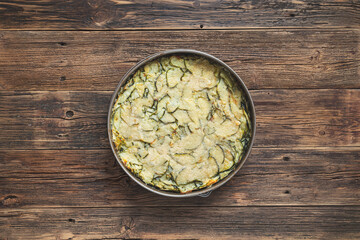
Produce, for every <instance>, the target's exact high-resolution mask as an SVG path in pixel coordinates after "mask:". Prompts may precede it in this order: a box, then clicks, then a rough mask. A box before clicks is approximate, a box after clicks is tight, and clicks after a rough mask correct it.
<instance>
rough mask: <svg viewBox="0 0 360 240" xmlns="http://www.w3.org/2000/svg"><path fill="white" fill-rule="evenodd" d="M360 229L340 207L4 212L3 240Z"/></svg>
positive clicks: (354, 232) (343, 233) (325, 235)
mask: <svg viewBox="0 0 360 240" xmlns="http://www.w3.org/2000/svg"><path fill="white" fill-rule="evenodd" d="M224 216H226V217H224ZM169 219H171V221H169ZM359 225H360V207H340V206H339V207H276V208H274V207H246V208H233V207H227V208H224V207H222V208H221V207H211V208H209V207H196V208H168V207H160V208H148V207H135V208H54V209H52V208H38V209H16V210H13V209H2V210H0V231H2V232H3V237H5V239H6V238H9V239H39V238H41V239H115V238H116V239H130V238H131V239H134V238H136V239H138V238H144V239H154V238H155V239H234V238H236V239H260V238H261V239H358V238H359V237H360V233H359V229H358V227H359ZM204 233H206V234H204Z"/></svg>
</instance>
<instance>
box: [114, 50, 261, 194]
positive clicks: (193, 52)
mask: <svg viewBox="0 0 360 240" xmlns="http://www.w3.org/2000/svg"><path fill="white" fill-rule="evenodd" d="M174 54H191V55H197V56H200V57H203V58H206V59H208V60H210V61H212V62H215V63H217V64H219V65H221V66H222V67H224V69H226V70H227V71H228V72H229V73H230V74H231V75H232V77H233V79H234V80H235V81H238V83H239V84H240V87H241V89H242V90H243V93H244V95H245V98H246V100H247V103H248V113H249V115H250V116H249V117H250V121H251V125H252V128H251V135H252V136H251V139H250V143H249V145H248V148H247V149H246V150H245V152H244V155H243V157H242V159H241V160H240V161H239V162H238V163H237V166H236V167H235V169H234V170H233V171H232V172H231V173H230V174H229V175H227V176H226V177H225V178H223V179H221V180H220V181H219V182H217V183H215V184H213V185H211V186H209V187H206V188H203V189H200V190H195V191H193V192H189V193H177V192H170V191H164V190H160V189H157V188H155V187H153V186H150V185H147V184H146V183H144V182H143V181H142V180H141V179H139V178H137V177H136V176H134V175H133V173H132V172H131V171H130V170H129V169H127V168H126V166H125V165H124V163H123V162H122V160H121V159H119V157H118V155H117V154H116V149H115V146H114V143H113V141H112V131H111V113H112V109H113V106H114V103H115V101H116V99H117V97H118V93H119V90H120V88H121V87H122V86H123V85H124V84H125V83H126V81H127V80H128V79H129V78H130V77H131V76H132V75H133V74H134V73H135V72H136V71H137V70H138V69H139V68H141V67H142V66H144V65H145V64H147V63H148V62H150V61H152V60H154V59H157V58H161V57H163V56H168V55H174ZM107 128H108V137H109V142H110V146H111V149H112V151H113V153H114V156H115V158H116V160H117V162H118V163H119V164H120V166H121V167H122V168H123V170H124V171H125V172H126V173H127V174H128V175H129V177H130V178H132V179H133V180H134V181H135V182H136V183H138V184H139V185H140V186H142V187H144V188H145V189H147V190H149V191H151V192H154V193H157V194H160V195H163V196H167V197H193V196H202V197H206V196H208V195H209V194H210V193H211V192H212V191H213V190H214V189H216V188H218V187H220V186H221V185H223V184H224V183H226V182H227V181H229V180H230V178H232V177H233V176H234V175H235V174H236V173H237V172H238V171H239V170H240V168H241V167H242V166H243V164H244V163H245V161H246V159H247V157H248V156H249V154H250V151H251V148H252V145H253V142H254V137H255V130H256V119H255V108H254V103H253V100H252V98H251V96H250V93H249V90H248V89H247V88H246V86H245V84H244V82H243V81H242V80H241V78H240V77H239V76H238V75H237V74H236V73H235V71H234V70H232V69H231V68H230V67H229V66H228V65H227V64H225V63H224V62H223V61H221V60H219V59H218V58H216V57H214V56H212V55H210V54H207V53H204V52H200V51H197V50H192V49H174V50H168V51H164V52H159V53H156V54H154V55H151V56H149V57H147V58H145V59H143V60H141V61H140V62H138V63H137V64H136V65H135V66H133V67H132V68H131V69H130V70H129V71H128V72H127V73H126V74H125V75H124V76H123V77H122V78H121V80H120V82H119V84H118V86H117V87H116V89H115V91H114V94H113V95H112V98H111V101H110V106H109V112H108V121H107Z"/></svg>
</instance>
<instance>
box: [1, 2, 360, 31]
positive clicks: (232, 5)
mask: <svg viewBox="0 0 360 240" xmlns="http://www.w3.org/2000/svg"><path fill="white" fill-rule="evenodd" d="M0 7H1V8H0V28H1V29H17V30H18V29H39V30H43V29H111V30H112V29H144V28H145V29H202V28H204V29H207V28H239V27H304V26H306V27H314V26H316V27H329V26H330V27H339V26H340V27H352V26H356V27H358V26H359V24H360V18H359V15H360V10H359V9H360V4H359V2H358V1H352V0H345V1H344V0H343V1H340V0H331V1H316V0H309V1H291V0H287V1H280V0H271V1H266V0H260V1H240V2H238V1H230V0H222V1H211V0H205V1H204V0H202V1H198V0H195V1H186V0H177V1H173V0H167V1H157V2H156V1H155V2H150V1H117V0H112V1H104V0H77V1H75V0H70V1H66V2H62V1H56V0H42V1H9V0H6V1H2V2H1V5H0Z"/></svg>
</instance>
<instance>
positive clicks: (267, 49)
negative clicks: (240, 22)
mask: <svg viewBox="0 0 360 240" xmlns="http://www.w3.org/2000/svg"><path fill="white" fill-rule="evenodd" d="M175 48H192V49H197V50H201V51H205V52H208V53H210V54H213V55H214V56H216V57H218V58H220V59H221V60H223V61H224V62H225V63H227V64H228V65H229V66H230V67H232V68H233V69H234V70H235V71H236V72H237V73H238V74H239V75H240V76H241V77H242V79H243V80H244V82H245V84H246V85H247V87H248V88H249V89H266V88H277V89H278V88H286V89H292V88H305V89H309V88H360V81H359V79H360V50H359V49H360V31H357V30H311V29H308V30H304V29H302V30H285V29H283V30H244V31H238V30H237V31H235V30H233V31H145V32H139V31H128V32H117V31H115V32H114V31H107V32H101V31H100V32H88V31H1V32H0V52H1V54H0V90H72V91H74V90H80V91H84V90H100V91H103V90H111V91H113V90H114V89H115V87H116V85H117V84H118V82H119V80H120V78H121V77H122V76H123V75H124V74H125V72H126V71H128V69H130V68H131V67H132V66H133V65H134V64H135V63H136V62H138V61H140V60H141V59H143V58H145V57H147V56H148V55H151V54H154V53H156V52H159V51H164V50H169V49H175Z"/></svg>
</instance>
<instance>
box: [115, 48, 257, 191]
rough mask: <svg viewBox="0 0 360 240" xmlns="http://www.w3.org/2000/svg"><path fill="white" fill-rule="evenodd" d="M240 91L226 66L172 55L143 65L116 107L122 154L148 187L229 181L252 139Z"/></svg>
mask: <svg viewBox="0 0 360 240" xmlns="http://www.w3.org/2000/svg"><path fill="white" fill-rule="evenodd" d="M249 117H250V116H249V114H248V105H247V102H246V100H245V97H244V96H243V92H242V90H241V87H240V85H239V84H238V83H237V82H236V81H234V80H233V78H232V76H231V74H230V73H229V72H227V70H225V69H224V68H223V67H222V66H220V65H218V64H216V63H213V62H211V61H209V60H207V59H206V58H203V57H198V56H193V55H170V56H165V57H162V58H160V59H156V60H153V61H152V62H149V63H147V64H146V65H145V66H143V67H141V68H140V69H139V70H137V72H136V73H135V74H134V75H133V76H131V77H130V78H129V79H128V80H127V81H126V83H125V84H124V85H123V86H122V87H121V88H120V90H119V93H118V96H117V99H116V101H115V104H114V106H113V108H112V117H111V132H112V136H111V137H112V141H113V142H114V146H115V149H116V152H117V154H118V156H119V158H120V159H121V161H122V162H123V163H124V165H125V166H126V167H127V168H128V169H129V170H131V172H132V173H133V174H134V175H135V176H137V177H138V178H140V179H141V180H142V181H143V182H145V183H146V184H148V185H151V186H153V187H156V188H158V189H161V190H165V191H173V192H180V193H187V192H191V191H194V190H197V189H201V188H205V187H208V186H211V185H212V184H214V183H216V182H218V181H219V180H221V179H223V178H225V177H226V176H227V175H228V174H229V173H230V172H231V171H233V169H234V168H235V167H236V165H237V163H238V162H239V161H240V160H241V158H242V157H243V155H244V153H245V151H246V148H247V146H248V143H249V142H250V138H251V127H252V126H251V121H250V119H249Z"/></svg>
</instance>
